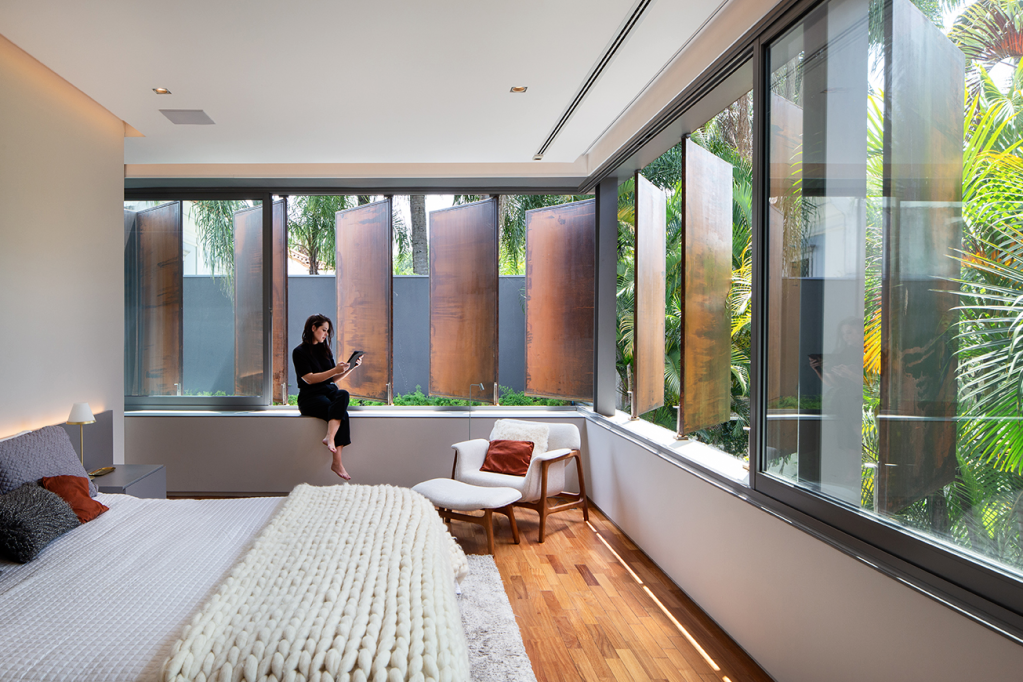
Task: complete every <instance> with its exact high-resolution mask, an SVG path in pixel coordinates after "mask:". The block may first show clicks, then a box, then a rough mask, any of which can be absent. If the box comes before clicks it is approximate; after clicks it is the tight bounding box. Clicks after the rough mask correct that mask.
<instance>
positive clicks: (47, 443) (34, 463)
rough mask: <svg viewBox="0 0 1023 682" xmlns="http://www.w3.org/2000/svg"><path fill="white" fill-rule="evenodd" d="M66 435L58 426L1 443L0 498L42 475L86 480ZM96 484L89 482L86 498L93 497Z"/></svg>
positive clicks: (35, 480)
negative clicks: (76, 477) (79, 477)
mask: <svg viewBox="0 0 1023 682" xmlns="http://www.w3.org/2000/svg"><path fill="white" fill-rule="evenodd" d="M88 475H89V474H88V473H86V471H85V467H83V466H82V462H81V461H80V460H79V459H78V453H77V452H75V449H74V447H73V446H72V445H71V439H70V438H68V436H67V432H66V431H65V430H64V429H62V428H60V427H59V426H44V427H43V428H41V429H39V430H38V431H32V432H30V433H26V434H25V435H23V436H18V437H16V438H11V439H10V440H5V441H0V495H3V494H6V493H9V492H11V491H12V490H14V489H15V488H18V487H20V486H21V485H23V484H25V483H29V482H38V481H39V479H41V478H42V477H43V476H81V477H83V478H85V477H88ZM97 492H98V490H97V489H96V484H95V483H93V482H92V481H89V495H91V496H92V497H96V493H97Z"/></svg>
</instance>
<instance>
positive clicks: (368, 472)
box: [124, 410, 585, 495]
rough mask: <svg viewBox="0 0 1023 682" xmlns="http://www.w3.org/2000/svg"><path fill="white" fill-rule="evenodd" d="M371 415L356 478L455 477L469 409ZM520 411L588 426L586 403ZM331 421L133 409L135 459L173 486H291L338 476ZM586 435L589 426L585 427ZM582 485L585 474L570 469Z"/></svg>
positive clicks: (202, 489)
mask: <svg viewBox="0 0 1023 682" xmlns="http://www.w3.org/2000/svg"><path fill="white" fill-rule="evenodd" d="M419 414H420V415H422V416H416V413H409V412H404V413H396V412H395V411H391V413H390V415H391V416H388V415H387V413H386V412H384V413H383V414H381V413H378V414H367V413H365V412H363V413H361V415H360V413H359V412H357V411H354V410H353V411H352V413H351V416H352V444H351V445H350V446H348V447H346V448H345V449H344V453H343V454H344V462H345V469H347V470H348V472H349V473H350V474H351V475H352V479H353V480H354V481H355V482H356V483H364V484H368V485H374V484H378V483H387V484H390V485H400V486H405V487H411V486H413V485H415V484H416V483H419V482H421V481H425V480H428V479H431V478H438V477H445V478H447V477H450V476H451V464H452V462H453V457H454V452H453V450H452V449H451V445H452V444H453V443H457V442H460V441H463V440H468V439H469V428H470V424H469V421H470V420H469V418H468V417H467V413H465V412H440V413H436V412H434V413H423V412H420V413H419ZM502 416H508V417H515V418H516V419H536V420H537V421H547V422H550V421H558V422H571V423H574V424H576V425H577V426H578V427H579V430H580V432H581V434H585V420H584V419H583V418H582V417H581V416H580V415H579V414H578V413H576V412H568V413H566V414H564V415H562V416H559V417H557V418H550V417H548V418H543V417H542V416H540V415H537V414H529V413H526V414H522V413H519V414H514V415H513V414H504V415H502ZM495 418H496V417H494V416H489V417H488V416H483V414H478V413H477V412H476V411H474V413H473V416H472V435H473V438H486V437H487V436H488V435H489V434H490V430H491V429H492V428H493V427H494V420H495ZM325 426H326V423H325V422H323V421H320V420H319V419H314V418H312V417H300V416H298V414H297V413H295V412H294V411H270V412H263V413H240V414H225V415H218V416H214V415H207V416H174V415H165V416H152V415H145V414H129V415H128V416H127V418H126V420H125V448H124V449H125V461H126V463H128V464H163V465H165V466H166V467H167V490H168V492H170V493H200V494H203V493H227V494H231V495H242V494H253V493H254V494H267V493H270V494H275V493H276V494H287V493H288V492H289V491H291V489H292V488H294V487H295V486H296V485H298V484H299V483H309V484H312V485H333V484H335V483H337V482H338V479H337V476H335V475H334V474H333V473H331V471H330V456H329V453H328V452H327V449H326V448H325V447H324V446H323V444H322V443H321V442H320V440H321V439H322V438H323V435H324V431H325ZM583 437H584V438H585V435H583ZM567 483H568V487H569V489H573V490H574V489H575V487H574V486H575V485H576V483H575V476H574V475H571V476H569V477H568V481H567Z"/></svg>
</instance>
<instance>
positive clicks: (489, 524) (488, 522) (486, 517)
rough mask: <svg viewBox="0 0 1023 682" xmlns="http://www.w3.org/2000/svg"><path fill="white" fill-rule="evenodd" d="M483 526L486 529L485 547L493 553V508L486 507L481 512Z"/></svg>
mask: <svg viewBox="0 0 1023 682" xmlns="http://www.w3.org/2000/svg"><path fill="white" fill-rule="evenodd" d="M483 527H484V528H486V529H487V549H489V550H490V553H491V554H493V553H494V510H493V509H487V510H485V511H484V512H483Z"/></svg>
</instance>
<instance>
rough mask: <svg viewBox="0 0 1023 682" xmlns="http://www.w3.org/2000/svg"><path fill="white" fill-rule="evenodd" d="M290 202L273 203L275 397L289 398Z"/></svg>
mask: <svg viewBox="0 0 1023 682" xmlns="http://www.w3.org/2000/svg"><path fill="white" fill-rule="evenodd" d="M287 220H288V202H287V200H281V201H275V202H274V205H273V259H274V263H273V280H274V281H273V390H272V394H273V399H274V402H278V403H281V404H287V402H288V389H287V384H288V365H289V364H290V363H289V362H288V224H287Z"/></svg>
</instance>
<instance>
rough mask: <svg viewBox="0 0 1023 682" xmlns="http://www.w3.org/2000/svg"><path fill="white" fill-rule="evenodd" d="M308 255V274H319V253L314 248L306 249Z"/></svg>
mask: <svg viewBox="0 0 1023 682" xmlns="http://www.w3.org/2000/svg"><path fill="white" fill-rule="evenodd" d="M306 252H307V253H308V254H309V274H310V275H318V274H320V253H319V251H318V250H317V249H316V247H315V246H312V247H309V248H307V249H306Z"/></svg>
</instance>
